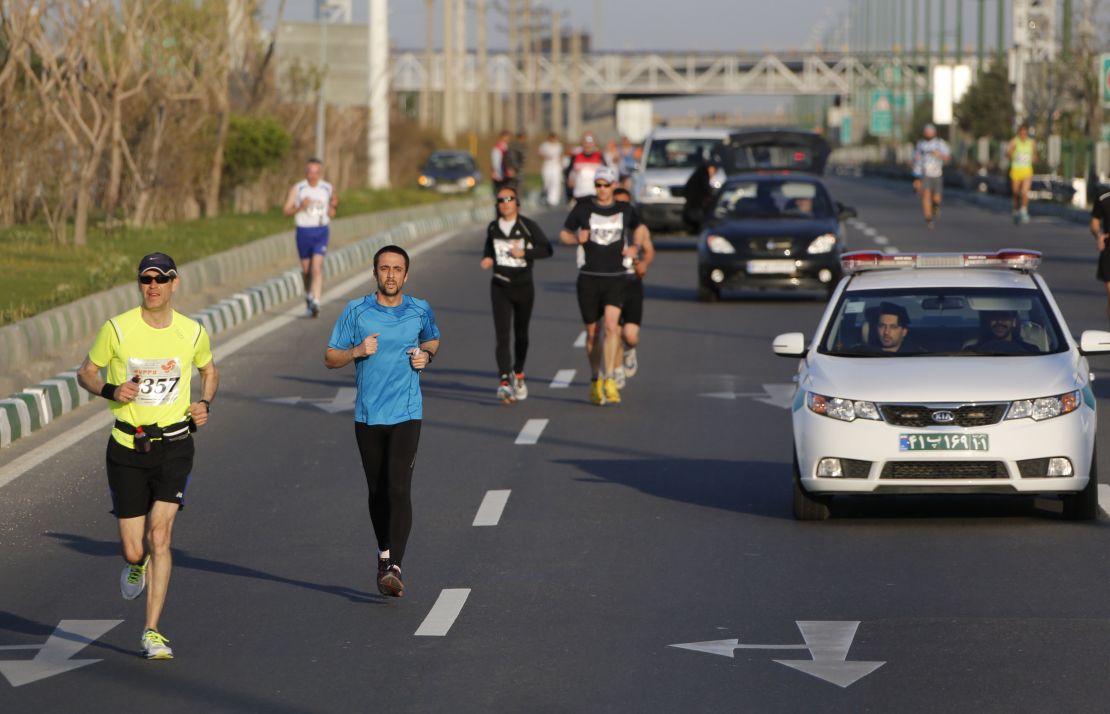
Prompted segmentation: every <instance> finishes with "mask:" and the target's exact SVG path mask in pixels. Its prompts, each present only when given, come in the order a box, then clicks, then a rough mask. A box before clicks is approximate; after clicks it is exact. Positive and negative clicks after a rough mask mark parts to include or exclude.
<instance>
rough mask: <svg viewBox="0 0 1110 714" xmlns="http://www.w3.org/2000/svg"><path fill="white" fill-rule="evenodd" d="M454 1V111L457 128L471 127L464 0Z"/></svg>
mask: <svg viewBox="0 0 1110 714" xmlns="http://www.w3.org/2000/svg"><path fill="white" fill-rule="evenodd" d="M450 1H451V2H454V3H455V56H454V58H452V60H451V65H452V66H453V67H454V70H455V93H456V94H455V111H457V112H458V114H459V121H458V128H459V130H470V129H472V128H473V124H472V121H471V111H470V106H469V105H470V102H469V101H468V100H469V93H468V92H467V91H466V56H467V52H466V2H465V0H450Z"/></svg>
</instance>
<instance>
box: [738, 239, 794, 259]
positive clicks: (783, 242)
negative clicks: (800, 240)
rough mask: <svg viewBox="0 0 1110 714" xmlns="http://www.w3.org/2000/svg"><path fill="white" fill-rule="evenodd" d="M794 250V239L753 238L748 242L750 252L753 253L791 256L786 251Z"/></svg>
mask: <svg viewBox="0 0 1110 714" xmlns="http://www.w3.org/2000/svg"><path fill="white" fill-rule="evenodd" d="M793 248H794V240H793V239H792V238H751V239H749V240H748V250H750V251H751V252H752V253H774V254H776V255H789V253H787V252H786V251H788V250H792V249H793Z"/></svg>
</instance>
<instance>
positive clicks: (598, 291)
mask: <svg viewBox="0 0 1110 714" xmlns="http://www.w3.org/2000/svg"><path fill="white" fill-rule="evenodd" d="M626 282H628V278H626V277H624V276H623V275H584V274H582V273H579V275H578V310H579V311H580V312H581V313H582V322H584V323H585V324H587V325H589V324H591V323H594V322H597V321H598V320H600V319H601V316H602V315H603V314H604V313H605V306H606V305H614V306H616V307H620V306H621V305H623V304H624V284H625V283H626Z"/></svg>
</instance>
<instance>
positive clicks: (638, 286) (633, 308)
mask: <svg viewBox="0 0 1110 714" xmlns="http://www.w3.org/2000/svg"><path fill="white" fill-rule="evenodd" d="M643 319H644V281H643V280H640V279H639V278H625V285H624V305H623V306H622V307H621V324H622V325H639V324H640V323H641V322H643Z"/></svg>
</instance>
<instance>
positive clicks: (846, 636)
mask: <svg viewBox="0 0 1110 714" xmlns="http://www.w3.org/2000/svg"><path fill="white" fill-rule="evenodd" d="M798 629H799V630H801V631H802V639H804V640H805V641H806V647H807V649H809V652H810V654H811V655H812V656H813V661H811V662H807V661H806V660H785V659H776V660H775V661H776V662H778V663H779V664H785V665H786V666H787V667H791V668H793V669H796V670H798V671H799V672H805V673H806V674H811V675H813V676H814V677H817V678H818V679H823V680H825V681H826V682H831V683H832V684H835V685H836V686H838V687H843V688H847V687H850V686H851V685H853V684H855V683H856V682H858V681H859V680H861V679H863V678H864V677H866V676H867V675H869V674H871V673H872V672H874V671H875V670H876V669H878V668H879V667H882V666H883V665H884V664H886V662H847V661H845V660H847V659H848V650H849V649H851V648H852V640H854V639H855V637H856V630H858V629H859V621H858V620H857V621H854V622H821V621H804V622H803V621H799V622H798Z"/></svg>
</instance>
